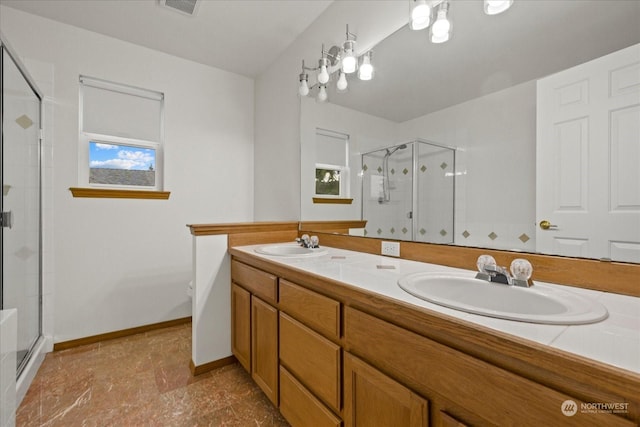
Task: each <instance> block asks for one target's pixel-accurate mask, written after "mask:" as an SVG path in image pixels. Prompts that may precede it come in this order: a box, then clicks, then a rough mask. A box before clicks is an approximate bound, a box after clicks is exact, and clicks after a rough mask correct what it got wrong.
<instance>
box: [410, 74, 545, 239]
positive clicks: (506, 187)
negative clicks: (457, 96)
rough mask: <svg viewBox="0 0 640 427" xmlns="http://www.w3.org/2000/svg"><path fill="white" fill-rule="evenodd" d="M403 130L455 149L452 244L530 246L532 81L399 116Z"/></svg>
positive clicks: (532, 213) (533, 139)
mask: <svg viewBox="0 0 640 427" xmlns="http://www.w3.org/2000/svg"><path fill="white" fill-rule="evenodd" d="M401 134H402V135H404V136H401V139H402V138H407V139H408V138H410V137H421V138H426V139H429V140H431V141H436V142H438V143H440V144H444V145H448V146H452V147H457V148H458V151H457V152H456V171H457V172H458V173H460V172H462V173H463V175H459V176H458V179H457V181H456V209H455V210H456V222H455V229H456V231H455V233H456V235H455V242H456V243H457V244H462V245H465V246H481V247H492V248H500V249H522V250H528V251H534V250H535V232H536V231H535V212H536V209H535V197H536V192H535V190H536V189H535V171H536V165H535V153H536V83H535V81H530V82H526V83H522V84H520V85H517V86H513V87H511V88H508V89H505V90H502V91H499V92H496V93H492V94H489V95H485V96H483V97H480V98H476V99H473V100H471V101H467V102H464V103H462V104H458V105H454V106H452V107H449V108H445V109H443V110H440V111H437V112H435V113H431V114H427V115H425V116H422V117H419V118H417V119H414V120H410V121H407V122H404V123H403V124H402V126H401ZM487 201H489V202H490V203H487ZM465 230H466V231H467V232H468V233H469V236H468V237H464V236H463V235H462V233H463V232H464V231H465ZM492 232H493V233H495V234H496V235H497V237H496V238H495V239H491V238H490V237H489V234H491V233H492ZM523 234H526V235H527V236H528V237H529V239H530V240H526V239H524V240H526V241H522V240H521V239H520V237H521V236H522V235H523Z"/></svg>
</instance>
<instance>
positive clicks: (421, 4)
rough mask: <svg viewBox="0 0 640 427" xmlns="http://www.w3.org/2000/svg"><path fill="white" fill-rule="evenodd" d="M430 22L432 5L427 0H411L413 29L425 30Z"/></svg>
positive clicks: (410, 23)
mask: <svg viewBox="0 0 640 427" xmlns="http://www.w3.org/2000/svg"><path fill="white" fill-rule="evenodd" d="M430 23H431V6H429V5H428V4H427V0H411V21H410V22H409V25H410V26H411V29H412V30H424V29H425V28H427V27H428V26H429V24H430Z"/></svg>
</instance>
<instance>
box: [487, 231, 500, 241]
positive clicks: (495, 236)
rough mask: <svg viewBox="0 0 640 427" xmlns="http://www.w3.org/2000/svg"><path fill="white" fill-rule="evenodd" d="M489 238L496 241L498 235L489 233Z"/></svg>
mask: <svg viewBox="0 0 640 427" xmlns="http://www.w3.org/2000/svg"><path fill="white" fill-rule="evenodd" d="M489 238H490V239H491V240H496V239H497V238H498V235H497V234H496V233H494V232H493V231H492V232H491V233H489Z"/></svg>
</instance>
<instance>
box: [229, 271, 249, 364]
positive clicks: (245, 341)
mask: <svg viewBox="0 0 640 427" xmlns="http://www.w3.org/2000/svg"><path fill="white" fill-rule="evenodd" d="M231 351H232V352H233V354H234V356H236V359H238V362H240V364H241V365H242V366H243V367H244V369H246V370H247V372H251V294H250V293H249V291H247V290H245V289H243V288H241V287H240V286H238V285H236V284H235V283H233V284H232V285H231Z"/></svg>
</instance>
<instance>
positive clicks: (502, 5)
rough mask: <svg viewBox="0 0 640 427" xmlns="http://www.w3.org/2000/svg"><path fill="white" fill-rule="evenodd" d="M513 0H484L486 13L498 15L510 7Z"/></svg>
mask: <svg viewBox="0 0 640 427" xmlns="http://www.w3.org/2000/svg"><path fill="white" fill-rule="evenodd" d="M512 4H513V0H484V13H486V14H487V15H497V14H499V13H502V12H504V11H505V10H507V9H509V8H510V7H511V5H512Z"/></svg>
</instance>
